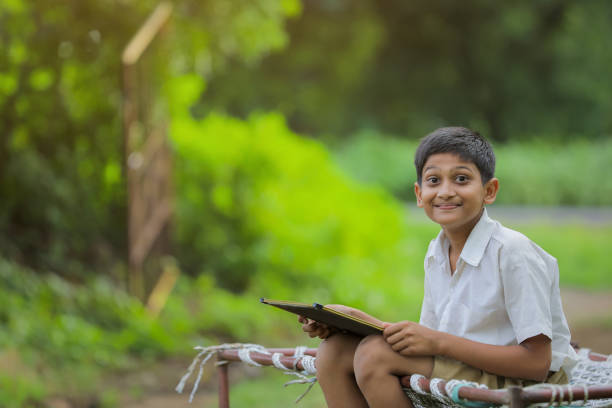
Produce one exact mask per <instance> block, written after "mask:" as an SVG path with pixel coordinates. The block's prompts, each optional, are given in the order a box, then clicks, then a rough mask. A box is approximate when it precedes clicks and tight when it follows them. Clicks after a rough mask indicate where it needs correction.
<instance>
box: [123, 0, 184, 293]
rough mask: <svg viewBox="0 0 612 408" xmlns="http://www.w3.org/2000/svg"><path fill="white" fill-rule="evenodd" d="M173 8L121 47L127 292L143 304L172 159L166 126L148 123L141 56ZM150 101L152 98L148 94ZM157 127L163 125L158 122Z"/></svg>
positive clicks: (165, 6) (160, 235)
mask: <svg viewBox="0 0 612 408" xmlns="http://www.w3.org/2000/svg"><path fill="white" fill-rule="evenodd" d="M172 9H173V6H172V3H171V2H169V1H163V2H161V3H160V4H159V5H158V6H157V7H156V8H155V10H154V11H153V13H152V14H151V15H150V17H149V18H148V19H147V21H146V22H145V23H144V24H143V25H142V26H141V27H140V29H139V30H138V32H137V33H136V34H135V35H134V37H132V39H131V40H130V42H129V43H128V44H127V46H126V47H125V49H124V51H123V53H122V56H121V63H122V66H123V84H122V92H123V134H124V156H125V158H124V175H125V178H126V181H127V182H126V187H127V201H128V203H127V204H128V211H127V213H128V214H127V227H128V228H127V242H128V290H129V292H130V294H132V295H133V296H135V297H137V298H138V299H140V300H141V301H143V302H144V301H145V300H146V299H145V298H146V293H145V292H146V291H145V286H146V285H145V274H144V265H145V260H146V258H147V256H148V255H149V254H150V253H151V251H152V249H153V247H154V245H155V243H156V242H161V241H163V239H164V238H165V237H166V236H167V235H168V233H167V230H168V225H169V222H170V218H171V215H172V211H173V208H172V197H171V183H170V180H171V156H170V149H169V147H168V144H167V141H166V134H165V124H164V123H152V122H153V120H152V119H151V118H152V114H151V112H150V111H151V108H150V106H149V104H150V101H149V100H148V99H147V98H145V97H143V90H145V85H146V84H147V80H146V79H147V78H145V77H144V74H143V70H142V65H143V64H144V62H143V61H142V60H143V55H144V54H145V52H146V51H147V49H149V48H151V44H152V43H153V41H154V40H155V38H156V37H157V36H159V35H160V34H161V33H162V32H163V30H164V27H165V26H166V24H167V23H168V21H169V19H170V16H171V14H172ZM147 96H148V97H149V99H151V98H150V97H151V95H147ZM155 122H161V121H159V120H156V121H155Z"/></svg>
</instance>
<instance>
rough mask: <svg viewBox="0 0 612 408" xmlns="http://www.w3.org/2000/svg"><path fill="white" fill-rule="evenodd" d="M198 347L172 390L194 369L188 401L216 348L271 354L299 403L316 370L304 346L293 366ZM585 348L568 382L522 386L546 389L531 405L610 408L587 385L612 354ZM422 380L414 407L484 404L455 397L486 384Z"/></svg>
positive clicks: (247, 347)
mask: <svg viewBox="0 0 612 408" xmlns="http://www.w3.org/2000/svg"><path fill="white" fill-rule="evenodd" d="M195 350H198V354H197V355H196V357H195V358H194V359H193V361H192V363H191V364H190V365H189V368H188V369H187V372H186V373H185V374H184V375H183V376H182V377H181V380H180V381H179V383H178V385H177V386H176V391H177V392H178V393H182V392H183V389H184V387H185V384H186V382H187V380H188V379H189V378H190V377H191V376H192V374H193V372H194V371H195V370H196V368H198V375H197V377H196V380H195V383H194V386H193V389H192V391H191V394H190V396H189V402H192V400H193V397H194V395H195V392H196V390H197V388H198V385H199V383H200V380H201V378H202V372H203V368H204V365H205V364H206V363H207V362H208V361H209V360H210V359H211V358H212V357H213V356H215V355H217V354H218V353H219V352H220V351H223V350H238V357H239V358H240V360H241V361H243V362H245V363H247V364H249V365H252V366H256V367H261V366H262V365H261V364H259V363H257V362H256V361H254V360H253V359H252V357H251V353H252V352H257V353H261V354H265V355H271V357H272V358H271V359H272V364H273V365H274V367H276V368H277V369H279V370H282V371H283V372H284V373H285V374H288V375H292V376H295V377H297V378H296V379H294V380H291V381H288V382H286V383H285V386H288V385H291V384H308V388H307V389H306V391H304V393H302V395H300V396H299V397H298V398H297V399H296V402H299V401H300V400H301V399H302V398H303V397H304V396H305V395H306V394H307V393H308V392H309V391H310V390H311V389H312V387H313V386H314V384H315V383H316V381H317V379H316V377H315V376H314V375H315V374H316V372H317V370H316V366H315V361H316V358H315V357H312V356H308V355H306V354H305V352H306V350H307V347H304V346H298V347H296V348H295V350H294V353H293V357H294V359H293V367H287V366H285V365H284V364H283V363H282V362H281V358H282V357H284V355H283V354H282V353H271V352H270V351H268V350H267V349H266V348H265V347H263V346H260V345H258V344H242V343H232V344H222V345H219V346H210V347H200V346H198V347H195ZM589 353H590V350H589V349H580V350H579V351H578V357H579V359H578V363H577V364H576V366H574V368H573V369H572V371H571V373H570V378H571V381H570V384H568V385H554V384H536V385H533V386H530V387H525V388H524V390H530V389H542V388H544V389H550V390H551V399H550V401H549V402H548V403H543V404H534V405H535V406H544V407H553V406H565V407H567V406H570V405H571V404H574V405H571V406H572V407H576V406H588V407H592V408H603V407H606V408H612V398H610V399H599V400H589V390H588V387H589V386H594V385H610V384H612V356H610V357H608V358H607V360H606V361H592V360H590V359H589ZM300 362H301V364H302V367H303V368H304V369H303V370H302V371H299V370H298V368H297V366H298V364H299V363H300ZM227 363H228V362H227V361H219V362H218V363H217V364H227ZM421 379H425V377H424V376H422V375H416V374H415V375H412V376H411V377H410V387H407V388H404V391H405V392H406V394H407V395H408V397H409V398H410V399H411V401H412V403H413V406H414V407H415V408H429V407H442V408H444V407H450V408H464V407H474V408H481V407H486V406H488V405H487V403H483V402H479V401H470V400H464V399H461V398H460V397H459V390H460V389H461V388H462V387H476V388H481V389H487V386H486V385H483V384H478V383H474V382H470V381H464V380H449V381H447V382H446V384H445V385H444V387H442V389H441V387H440V384H441V383H443V382H444V381H443V380H442V379H439V378H432V379H431V380H430V381H429V388H430V392H426V391H425V390H423V388H422V387H421V386H420V383H419V382H420V380H421ZM572 386H574V387H576V386H580V387H582V388H583V390H584V398H583V399H582V401H579V402H574V392H573V391H572V388H571V387H572Z"/></svg>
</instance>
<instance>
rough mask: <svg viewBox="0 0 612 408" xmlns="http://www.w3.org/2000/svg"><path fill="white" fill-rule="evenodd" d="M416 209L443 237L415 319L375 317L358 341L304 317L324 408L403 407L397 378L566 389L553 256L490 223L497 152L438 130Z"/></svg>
mask: <svg viewBox="0 0 612 408" xmlns="http://www.w3.org/2000/svg"><path fill="white" fill-rule="evenodd" d="M415 166H416V171H417V182H416V183H415V186H414V189H415V193H416V197H417V205H418V206H419V207H420V208H423V209H424V210H425V213H426V214H427V216H428V217H429V218H431V219H432V220H433V221H434V222H436V223H438V224H440V226H441V227H442V230H441V232H440V233H439V235H438V236H437V238H435V239H434V240H433V241H432V242H431V243H430V245H429V249H428V251H427V254H426V255H425V284H424V286H425V292H424V299H423V305H422V310H421V318H420V323H419V324H417V323H414V322H410V321H402V322H398V323H386V322H382V321H380V320H378V319H376V318H374V317H372V316H369V315H367V314H365V313H364V312H362V311H359V310H356V309H353V308H349V307H346V306H342V305H332V307H334V308H337V309H339V310H342V311H344V312H347V313H350V314H353V315H355V316H358V317H361V318H364V319H367V320H370V321H372V322H375V323H377V324H379V325H381V326H383V327H385V329H384V332H383V335H382V336H380V335H374V336H368V337H365V338H363V339H362V338H358V337H355V336H352V335H347V334H341V333H335V332H334V330H333V329H331V328H329V327H327V326H325V325H322V324H319V323H316V322H313V321H309V320H308V319H305V318H303V317H300V322H301V323H303V326H302V328H303V330H304V331H305V332H307V333H308V334H309V335H310V336H311V337H315V336H318V337H320V338H322V339H323V341H322V343H321V345H320V347H319V349H318V353H317V371H318V374H317V377H318V380H319V384H320V385H321V388H322V389H323V393H324V394H325V399H326V401H327V404H328V406H329V407H368V406H369V407H410V406H411V404H410V401H409V399H408V398H407V396H406V395H405V394H404V392H403V391H402V389H401V387H400V384H399V381H398V376H404V375H411V374H422V375H424V376H426V377H430V378H443V379H446V380H449V379H452V378H455V379H463V380H470V381H476V382H479V383H482V384H486V385H487V386H488V387H489V388H505V387H507V386H509V385H514V384H522V385H527V384H533V383H537V382H544V381H545V382H550V383H567V381H568V378H567V374H568V373H569V370H570V369H571V367H572V365H573V364H574V361H575V353H574V351H573V349H572V347H571V346H570V344H569V340H570V334H569V329H568V326H567V321H566V319H565V316H564V314H563V310H562V307H561V299H560V294H559V272H558V268H557V263H556V260H555V259H554V258H553V257H551V256H550V255H549V254H547V253H546V252H545V251H544V250H542V249H541V248H540V247H538V246H537V245H536V244H534V243H533V242H531V241H530V240H529V239H528V238H526V237H525V236H524V235H522V234H520V233H518V232H515V231H512V230H510V229H507V228H505V227H503V226H502V225H500V224H499V223H498V222H496V221H493V220H491V219H490V218H489V217H488V216H487V212H486V209H485V205H487V204H492V203H493V202H494V201H495V197H496V195H497V191H498V189H499V181H498V180H497V179H496V178H494V170H495V156H494V153H493V149H492V148H491V146H490V145H489V143H488V142H487V141H486V140H485V139H483V138H482V137H481V136H480V135H479V134H478V133H477V132H474V131H471V130H469V129H466V128H461V127H449V128H441V129H437V130H435V131H434V132H433V133H431V134H429V135H427V136H426V137H425V138H424V139H423V140H422V141H421V143H420V145H419V147H418V149H417V151H416V154H415Z"/></svg>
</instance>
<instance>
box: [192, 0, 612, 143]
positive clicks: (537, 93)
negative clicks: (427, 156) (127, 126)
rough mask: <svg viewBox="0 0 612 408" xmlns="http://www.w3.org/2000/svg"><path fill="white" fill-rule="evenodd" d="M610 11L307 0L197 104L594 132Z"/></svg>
mask: <svg viewBox="0 0 612 408" xmlns="http://www.w3.org/2000/svg"><path fill="white" fill-rule="evenodd" d="M611 15H612V4H610V3H609V2H607V1H605V0H595V1H590V2H580V1H571V0H549V1H545V2H532V1H528V0H520V1H515V2H506V3H503V4H498V3H495V4H494V3H491V2H487V1H484V0H469V1H466V2H461V3H457V2H453V1H448V0H437V1H433V2H432V1H426V0H416V1H410V2H405V1H401V0H390V1H385V2H377V1H374V0H360V1H344V0H335V1H327V0H312V1H309V2H307V3H306V4H305V8H304V12H303V17H302V18H301V19H299V20H296V21H293V22H291V23H290V24H289V25H288V30H289V32H290V36H291V41H292V44H291V47H287V48H286V49H285V50H284V51H283V52H282V53H279V54H276V55H272V56H270V57H268V58H266V59H264V60H262V62H261V64H260V65H259V66H257V67H256V68H255V69H254V68H253V67H252V66H251V65H249V66H240V65H238V64H235V65H233V66H232V67H229V69H225V70H224V71H223V72H215V73H214V80H213V81H211V87H210V89H209V91H208V92H207V94H206V97H205V98H203V100H202V102H201V106H200V111H201V112H207V111H209V110H213V109H222V110H226V111H228V112H230V113H234V114H239V115H246V114H247V113H248V112H250V111H252V110H254V109H278V110H280V111H281V112H284V113H285V114H286V115H287V116H288V120H289V123H290V124H291V125H292V127H293V128H294V129H296V130H298V131H300V132H305V133H310V134H317V135H329V134H336V135H345V136H346V135H349V134H352V133H354V132H355V131H356V130H359V129H363V128H364V127H369V128H375V129H378V130H380V131H383V132H386V133H393V134H399V135H409V136H410V137H420V136H422V135H423V134H424V133H426V132H428V131H430V130H431V129H432V128H434V127H437V126H440V125H444V124H449V123H452V124H465V125H469V126H473V127H476V128H478V129H481V130H482V131H483V132H484V133H485V134H487V135H490V136H492V137H493V138H495V139H497V140H500V141H505V140H508V139H510V138H515V137H531V136H534V135H542V136H545V137H547V136H551V135H560V136H561V137H568V136H573V135H575V134H576V133H578V134H581V135H587V136H590V137H596V136H601V135H602V134H609V133H610V132H611V131H612V120H611V119H610V115H609V114H608V113H609V112H610V108H611V107H612V106H611V104H612V97H611V96H610V95H612V92H611V91H612V79H610V77H609V75H606V74H605V72H604V70H605V69H606V67H607V66H609V63H610V59H612V50H610V48H609V47H608V46H607V45H606V44H607V42H605V41H602V40H601V39H603V38H609V37H610V36H611V35H612V27H611V26H610V24H608V22H609V21H610V17H611ZM236 83H237V84H240V85H241V86H231V85H232V84H236Z"/></svg>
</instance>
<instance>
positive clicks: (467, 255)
mask: <svg viewBox="0 0 612 408" xmlns="http://www.w3.org/2000/svg"><path fill="white" fill-rule="evenodd" d="M495 225H496V223H495V221H493V220H492V219H491V218H489V216H488V214H487V209H486V208H485V209H483V212H482V215H481V217H480V219H479V220H478V222H477V223H476V225H475V226H474V228H473V229H472V232H470V235H469V236H468V239H467V241H466V242H465V245H464V246H463V250H462V251H461V255H460V256H459V257H460V258H461V259H463V260H464V261H465V262H466V263H468V264H470V265H472V266H478V265H479V264H480V261H481V260H482V257H483V255H484V252H485V249H486V248H487V245H488V244H489V240H490V239H491V236H492V235H493V230H494V228H495ZM448 245H449V244H448V240H447V239H446V236H445V235H444V231H442V230H441V231H440V233H439V234H438V236H437V237H436V239H435V240H434V241H433V242H432V244H431V245H430V246H429V249H428V251H427V254H426V255H425V258H426V259H427V261H430V260H431V259H432V258H434V259H435V258H437V259H438V260H443V259H445V258H446V257H447V256H448Z"/></svg>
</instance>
